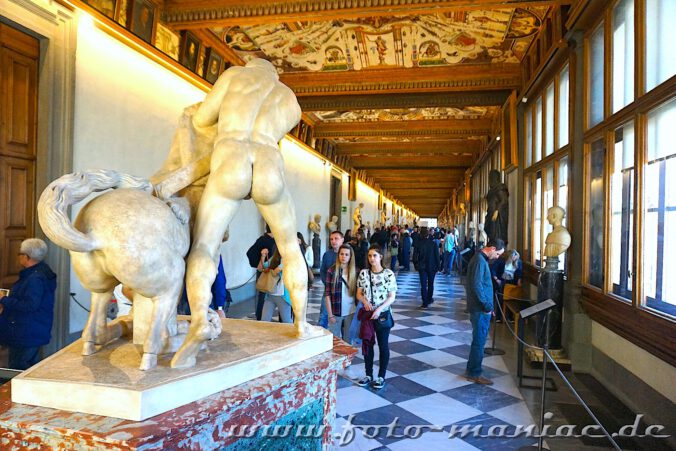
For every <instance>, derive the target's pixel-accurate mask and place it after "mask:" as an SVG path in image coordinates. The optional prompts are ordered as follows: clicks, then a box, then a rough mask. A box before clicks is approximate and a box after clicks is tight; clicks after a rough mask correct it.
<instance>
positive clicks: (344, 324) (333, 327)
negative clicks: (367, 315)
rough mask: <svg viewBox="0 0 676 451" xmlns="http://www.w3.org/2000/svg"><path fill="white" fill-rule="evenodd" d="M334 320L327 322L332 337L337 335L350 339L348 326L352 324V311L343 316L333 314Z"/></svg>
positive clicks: (343, 338) (342, 338)
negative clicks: (333, 321)
mask: <svg viewBox="0 0 676 451" xmlns="http://www.w3.org/2000/svg"><path fill="white" fill-rule="evenodd" d="M333 318H334V319H335V320H336V322H335V323H333V324H331V323H330V322H329V331H330V332H331V333H332V334H333V336H334V337H338V338H340V339H341V340H345V341H348V340H349V339H350V326H351V325H352V313H350V314H349V315H345V316H335V315H334V317H333Z"/></svg>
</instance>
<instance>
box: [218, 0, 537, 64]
mask: <svg viewBox="0 0 676 451" xmlns="http://www.w3.org/2000/svg"><path fill="white" fill-rule="evenodd" d="M546 11H547V8H546V7H537V8H536V7H531V8H516V9H495V10H470V11H458V12H450V13H444V14H433V15H420V16H405V17H373V18H364V19H335V20H332V21H324V22H289V23H278V24H263V25H253V26H242V27H229V28H214V29H212V31H213V32H215V33H216V34H217V35H218V36H219V37H220V38H221V39H222V40H223V41H224V42H225V43H226V44H227V45H229V46H230V47H231V48H232V49H233V50H235V51H236V52H237V53H238V54H239V55H240V56H241V57H242V58H243V59H244V60H248V59H251V58H254V57H262V58H265V59H267V60H269V61H271V62H272V63H273V64H274V65H275V66H276V67H277V69H278V71H279V72H280V73H285V72H287V73H288V72H305V71H311V72H318V71H353V70H354V71H358V70H363V69H382V68H396V67H400V68H414V67H434V66H448V65H453V64H463V63H500V62H510V63H517V62H519V61H520V60H521V59H522V58H523V56H524V54H525V52H526V50H527V49H528V46H529V45H530V43H531V41H532V40H533V38H534V36H535V34H536V33H537V32H538V30H539V28H540V25H541V22H542V20H541V19H542V18H543V17H544V14H545V13H546Z"/></svg>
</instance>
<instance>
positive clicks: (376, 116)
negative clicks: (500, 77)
mask: <svg viewBox="0 0 676 451" xmlns="http://www.w3.org/2000/svg"><path fill="white" fill-rule="evenodd" d="M498 110H499V108H498V107H467V108H402V109H390V108H387V109H380V110H355V111H315V112H313V113H310V114H312V115H314V116H315V118H316V119H317V120H319V121H322V122H331V123H341V122H382V121H415V120H435V119H439V120H443V119H480V118H484V117H493V116H494V115H495V114H497V111H498Z"/></svg>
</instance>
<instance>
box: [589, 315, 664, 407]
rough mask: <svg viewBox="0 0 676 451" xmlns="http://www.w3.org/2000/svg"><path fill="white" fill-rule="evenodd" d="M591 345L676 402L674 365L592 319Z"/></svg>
mask: <svg viewBox="0 0 676 451" xmlns="http://www.w3.org/2000/svg"><path fill="white" fill-rule="evenodd" d="M592 345H593V346H595V347H596V348H597V349H598V350H599V351H601V352H603V353H604V354H606V355H607V356H608V357H610V358H611V359H613V360H615V361H616V362H617V363H619V364H620V365H622V366H623V367H624V368H626V369H627V371H630V372H631V373H633V374H634V375H635V376H636V377H638V378H639V379H641V380H642V381H643V382H645V383H646V384H648V385H649V386H650V387H652V388H654V389H655V390H656V391H657V392H659V393H661V394H662V395H663V396H665V397H667V398H668V399H670V400H671V401H672V402H676V390H674V381H675V380H676V368H674V367H673V366H671V365H669V364H668V363H666V362H664V361H663V360H660V359H658V358H657V357H655V356H654V355H652V354H650V353H649V352H647V351H644V350H643V349H641V348H639V347H638V346H636V345H635V344H633V343H631V342H630V341H628V340H625V339H624V338H622V337H620V336H619V335H617V334H616V333H614V332H612V331H610V330H609V329H606V328H605V327H603V326H602V325H600V324H599V323H597V322H595V321H592Z"/></svg>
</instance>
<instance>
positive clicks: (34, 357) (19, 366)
mask: <svg viewBox="0 0 676 451" xmlns="http://www.w3.org/2000/svg"><path fill="white" fill-rule="evenodd" d="M39 350H40V347H39V346H38V347H36V348H19V347H15V346H9V362H8V366H9V367H10V368H12V369H14V370H27V369H28V368H30V367H32V366H33V365H35V364H36V363H38V351H39Z"/></svg>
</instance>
